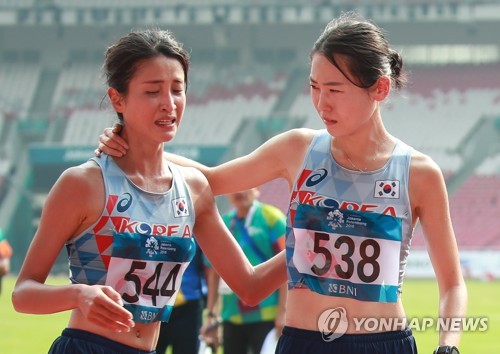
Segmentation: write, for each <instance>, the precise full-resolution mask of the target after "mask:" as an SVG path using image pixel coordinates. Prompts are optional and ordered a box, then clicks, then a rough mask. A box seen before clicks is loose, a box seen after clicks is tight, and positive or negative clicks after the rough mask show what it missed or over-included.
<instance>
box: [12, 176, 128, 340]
mask: <svg viewBox="0 0 500 354" xmlns="http://www.w3.org/2000/svg"><path fill="white" fill-rule="evenodd" d="M99 177H100V172H99V171H98V170H97V171H96V170H95V169H92V168H84V167H75V168H71V169H69V170H67V171H65V172H64V173H63V174H62V176H61V177H60V178H59V180H58V181H57V182H56V184H55V185H54V187H53V188H52V190H51V191H50V193H49V196H48V199H47V201H46V204H45V206H44V209H43V212H42V217H41V220H40V225H39V227H38V230H37V232H36V234H35V236H34V238H33V241H32V243H31V245H30V247H29V250H28V253H27V255H26V259H25V261H24V264H23V266H22V269H21V271H20V273H19V276H18V279H17V282H16V285H15V288H14V292H13V294H12V302H13V305H14V308H15V309H16V311H18V312H23V313H32V314H49V313H55V312H60V311H66V310H72V309H79V310H80V311H82V312H83V313H84V314H85V316H86V318H87V319H88V320H89V321H92V322H94V323H96V324H98V325H101V326H103V327H105V328H108V329H111V330H115V331H126V330H128V329H129V326H131V325H132V324H133V323H132V322H131V320H130V319H131V314H130V313H129V312H128V311H126V310H125V309H123V308H122V307H121V300H120V295H119V294H118V293H117V292H116V291H114V290H113V289H112V288H110V287H106V286H89V285H84V284H78V285H64V286H55V285H47V284H45V281H46V279H47V276H48V275H49V273H50V270H51V269H52V266H53V264H54V262H55V260H56V258H57V256H58V254H59V252H60V250H61V249H62V248H63V247H64V244H65V242H66V241H68V240H69V239H70V238H71V237H72V236H74V235H76V234H78V233H79V232H81V231H83V230H84V229H85V228H86V227H88V226H89V225H90V223H91V222H93V221H94V220H95V219H96V216H95V213H96V212H97V213H99V212H100V211H97V210H102V207H103V206H104V192H103V191H100V190H99V188H98V186H99V185H100V186H103V183H102V178H101V179H100V184H99ZM102 188H103V187H102ZM99 201H101V203H99ZM96 205H98V207H97V208H96ZM99 205H100V209H99Z"/></svg>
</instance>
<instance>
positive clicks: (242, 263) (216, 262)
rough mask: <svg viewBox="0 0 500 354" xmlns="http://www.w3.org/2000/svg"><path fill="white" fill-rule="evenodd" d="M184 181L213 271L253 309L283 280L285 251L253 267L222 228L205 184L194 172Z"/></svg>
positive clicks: (201, 243) (198, 234)
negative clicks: (188, 190)
mask: <svg viewBox="0 0 500 354" xmlns="http://www.w3.org/2000/svg"><path fill="white" fill-rule="evenodd" d="M189 170H190V171H191V172H190V173H189V175H190V176H189V177H188V178H187V180H188V183H189V185H190V188H191V193H192V197H193V201H194V204H195V212H196V224H195V227H194V235H195V236H196V238H197V240H198V244H199V245H200V247H201V248H202V250H203V253H204V254H205V255H206V256H207V258H208V259H209V260H210V263H211V264H212V266H213V267H214V269H215V271H216V272H217V273H218V274H220V276H221V277H222V278H223V279H224V280H225V281H226V283H227V284H228V285H229V287H230V288H231V289H232V290H233V291H234V292H235V293H236V294H237V295H238V296H239V297H240V298H241V299H242V300H243V301H244V302H246V303H248V304H249V305H253V306H255V305H256V304H258V303H259V302H260V301H262V300H263V299H265V298H266V297H267V296H269V295H270V294H271V293H272V292H273V291H275V290H276V289H277V288H278V287H280V286H281V285H282V284H284V283H285V281H286V267H285V253H284V251H283V252H281V253H280V254H278V255H276V256H275V257H273V258H271V259H270V260H268V261H267V262H264V263H262V264H260V265H258V266H256V267H253V266H252V265H251V264H250V262H249V261H248V259H247V257H246V256H245V254H244V253H243V251H242V250H241V248H240V246H239V245H238V243H237V242H236V241H235V240H234V238H233V237H232V235H231V234H230V232H229V230H228V229H227V227H226V226H225V225H224V222H223V221H222V218H221V217H220V215H219V212H218V210H217V206H216V204H215V201H214V198H213V194H212V192H211V190H210V187H209V185H208V182H207V181H206V179H205V178H204V177H203V175H201V173H200V172H199V171H197V170H195V169H189Z"/></svg>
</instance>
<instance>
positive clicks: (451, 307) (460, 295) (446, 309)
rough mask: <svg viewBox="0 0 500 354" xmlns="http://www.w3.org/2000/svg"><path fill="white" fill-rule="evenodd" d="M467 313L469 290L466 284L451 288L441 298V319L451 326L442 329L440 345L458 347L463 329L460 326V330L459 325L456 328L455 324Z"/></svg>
mask: <svg viewBox="0 0 500 354" xmlns="http://www.w3.org/2000/svg"><path fill="white" fill-rule="evenodd" d="M466 311H467V289H466V287H465V284H460V285H456V286H453V287H450V288H449V289H448V290H446V291H445V292H444V293H443V294H442V295H441V296H440V301H439V317H440V319H442V322H443V323H449V324H451V325H450V328H440V332H439V345H455V346H457V347H458V345H459V343H460V337H461V334H462V328H461V325H460V327H459V329H458V328H457V327H458V325H457V326H454V325H453V323H459V321H461V319H463V318H464V317H465V316H466ZM454 319H455V320H454ZM453 321H457V322H453ZM460 323H461V322H460ZM445 327H446V326H445ZM448 329H450V330H448Z"/></svg>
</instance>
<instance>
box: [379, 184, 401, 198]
mask: <svg viewBox="0 0 500 354" xmlns="http://www.w3.org/2000/svg"><path fill="white" fill-rule="evenodd" d="M374 197H375V198H388V199H399V181H392V180H386V181H376V182H375V194H374Z"/></svg>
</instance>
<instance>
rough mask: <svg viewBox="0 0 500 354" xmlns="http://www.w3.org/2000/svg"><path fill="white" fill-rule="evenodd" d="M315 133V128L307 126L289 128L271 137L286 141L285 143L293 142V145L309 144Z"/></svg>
mask: <svg viewBox="0 0 500 354" xmlns="http://www.w3.org/2000/svg"><path fill="white" fill-rule="evenodd" d="M316 133H317V130H314V129H309V128H295V129H290V130H288V131H286V132H284V133H281V134H279V135H277V136H275V137H274V138H273V139H276V140H279V141H282V142H286V144H287V145H288V144H293V146H295V147H296V148H297V147H301V146H309V144H310V143H311V140H312V138H313V137H314V135H315V134H316Z"/></svg>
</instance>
